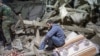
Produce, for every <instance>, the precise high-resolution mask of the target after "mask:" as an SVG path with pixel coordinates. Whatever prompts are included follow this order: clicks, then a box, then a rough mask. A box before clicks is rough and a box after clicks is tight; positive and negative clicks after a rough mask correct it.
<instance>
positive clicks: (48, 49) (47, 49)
mask: <svg viewBox="0 0 100 56" xmlns="http://www.w3.org/2000/svg"><path fill="white" fill-rule="evenodd" d="M54 49H55V47H47V48H46V49H45V51H52V50H54Z"/></svg>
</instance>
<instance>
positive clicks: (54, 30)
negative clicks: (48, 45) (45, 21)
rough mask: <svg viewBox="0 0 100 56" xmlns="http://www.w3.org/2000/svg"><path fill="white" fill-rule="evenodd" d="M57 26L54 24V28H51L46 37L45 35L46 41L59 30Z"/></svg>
mask: <svg viewBox="0 0 100 56" xmlns="http://www.w3.org/2000/svg"><path fill="white" fill-rule="evenodd" d="M57 30H58V29H57V27H56V26H54V27H53V28H51V30H50V31H49V32H48V33H47V34H46V37H45V41H46V40H47V39H49V38H50V37H52V36H53V35H54V34H55V33H56V32H57Z"/></svg>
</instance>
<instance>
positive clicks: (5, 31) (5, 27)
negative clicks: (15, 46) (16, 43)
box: [2, 21, 12, 50]
mask: <svg viewBox="0 0 100 56" xmlns="http://www.w3.org/2000/svg"><path fill="white" fill-rule="evenodd" d="M9 25H10V23H8V22H6V21H4V22H3V23H2V29H3V34H4V37H5V38H6V41H7V43H6V45H7V47H6V48H5V49H9V50H10V49H11V48H12V46H11V36H10V27H9Z"/></svg>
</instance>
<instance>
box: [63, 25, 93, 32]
mask: <svg viewBox="0 0 100 56" xmlns="http://www.w3.org/2000/svg"><path fill="white" fill-rule="evenodd" d="M64 29H67V30H71V31H78V32H83V33H94V30H93V29H87V28H82V27H78V26H77V27H76V26H64Z"/></svg>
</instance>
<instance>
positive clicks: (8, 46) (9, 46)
mask: <svg viewBox="0 0 100 56" xmlns="http://www.w3.org/2000/svg"><path fill="white" fill-rule="evenodd" d="M11 49H12V45H11V44H10V45H7V46H6V47H5V49H4V50H11Z"/></svg>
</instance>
